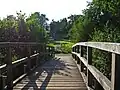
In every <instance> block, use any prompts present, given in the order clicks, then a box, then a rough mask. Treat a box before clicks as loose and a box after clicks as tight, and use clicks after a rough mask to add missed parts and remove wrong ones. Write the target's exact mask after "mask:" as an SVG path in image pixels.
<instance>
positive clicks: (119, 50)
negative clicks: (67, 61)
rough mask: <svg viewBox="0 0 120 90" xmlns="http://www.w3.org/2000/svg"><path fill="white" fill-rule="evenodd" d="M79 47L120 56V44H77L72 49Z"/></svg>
mask: <svg viewBox="0 0 120 90" xmlns="http://www.w3.org/2000/svg"><path fill="white" fill-rule="evenodd" d="M77 45H80V46H87V47H92V48H96V49H100V50H104V51H108V52H112V53H116V54H120V43H109V42H80V43H76V44H75V45H73V46H72V47H75V46H77Z"/></svg>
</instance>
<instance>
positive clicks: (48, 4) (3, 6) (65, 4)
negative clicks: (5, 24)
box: [0, 0, 91, 21]
mask: <svg viewBox="0 0 120 90" xmlns="http://www.w3.org/2000/svg"><path fill="white" fill-rule="evenodd" d="M86 1H88V0H0V17H2V18H3V17H6V16H7V15H11V14H12V15H16V12H17V11H20V10H22V12H25V13H26V15H27V16H28V15H30V14H31V13H32V12H36V11H37V12H41V13H43V14H46V15H47V17H48V18H49V19H50V21H51V20H52V19H54V20H59V19H62V18H64V17H68V16H70V15H71V14H81V13H82V10H83V9H85V8H86V5H87V2H86ZM89 1H91V0H89Z"/></svg>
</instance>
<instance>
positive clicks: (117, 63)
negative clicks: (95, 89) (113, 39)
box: [111, 53, 120, 90]
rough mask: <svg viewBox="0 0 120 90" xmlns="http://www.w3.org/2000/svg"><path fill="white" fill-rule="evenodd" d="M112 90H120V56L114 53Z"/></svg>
mask: <svg viewBox="0 0 120 90" xmlns="http://www.w3.org/2000/svg"><path fill="white" fill-rule="evenodd" d="M111 87H112V90H120V55H118V54H115V53H112V75H111Z"/></svg>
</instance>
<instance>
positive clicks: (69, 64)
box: [13, 55, 87, 90]
mask: <svg viewBox="0 0 120 90" xmlns="http://www.w3.org/2000/svg"><path fill="white" fill-rule="evenodd" d="M13 90H87V87H86V85H85V83H84V81H83V78H82V76H81V74H80V73H79V70H78V68H77V66H76V64H75V62H74V61H73V60H72V57H71V55H57V56H56V58H55V59H54V60H49V61H48V62H46V63H45V64H44V65H42V66H41V67H38V68H37V69H36V70H35V71H34V72H33V73H32V74H31V75H29V76H27V77H25V78H24V79H23V80H22V81H20V82H19V83H18V84H17V85H16V86H14V88H13Z"/></svg>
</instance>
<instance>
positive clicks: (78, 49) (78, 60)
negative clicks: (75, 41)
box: [77, 45, 80, 64]
mask: <svg viewBox="0 0 120 90" xmlns="http://www.w3.org/2000/svg"><path fill="white" fill-rule="evenodd" d="M77 53H80V46H79V45H78V46H77ZM77 64H80V59H79V58H77Z"/></svg>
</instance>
